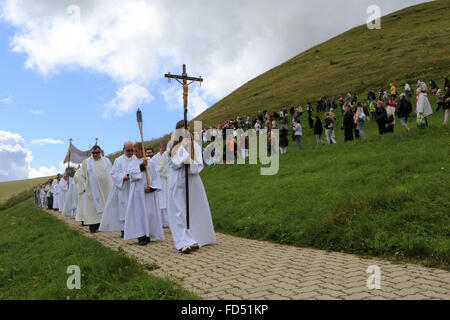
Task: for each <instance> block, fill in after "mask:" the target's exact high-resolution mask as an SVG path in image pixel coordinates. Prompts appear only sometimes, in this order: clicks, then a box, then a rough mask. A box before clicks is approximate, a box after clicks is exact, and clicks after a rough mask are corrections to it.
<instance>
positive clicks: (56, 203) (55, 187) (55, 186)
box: [52, 173, 61, 211]
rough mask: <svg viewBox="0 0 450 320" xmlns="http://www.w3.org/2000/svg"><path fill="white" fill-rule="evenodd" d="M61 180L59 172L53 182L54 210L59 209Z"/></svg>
mask: <svg viewBox="0 0 450 320" xmlns="http://www.w3.org/2000/svg"><path fill="white" fill-rule="evenodd" d="M60 180H61V175H60V174H59V173H58V174H57V176H56V179H53V182H52V192H53V210H55V211H56V210H58V209H59V193H60V190H59V181H60Z"/></svg>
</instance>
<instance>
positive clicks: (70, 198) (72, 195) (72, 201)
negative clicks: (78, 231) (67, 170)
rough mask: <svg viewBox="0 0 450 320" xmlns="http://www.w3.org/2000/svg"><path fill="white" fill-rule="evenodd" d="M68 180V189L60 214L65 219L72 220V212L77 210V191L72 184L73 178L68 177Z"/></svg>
mask: <svg viewBox="0 0 450 320" xmlns="http://www.w3.org/2000/svg"><path fill="white" fill-rule="evenodd" d="M69 179H70V180H69V189H68V190H67V193H66V198H65V201H64V208H63V211H62V214H63V215H64V216H66V217H71V218H74V211H75V210H76V209H77V203H78V189H77V187H76V185H75V183H74V182H73V178H72V177H69Z"/></svg>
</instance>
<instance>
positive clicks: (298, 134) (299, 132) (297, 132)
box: [293, 119, 303, 150]
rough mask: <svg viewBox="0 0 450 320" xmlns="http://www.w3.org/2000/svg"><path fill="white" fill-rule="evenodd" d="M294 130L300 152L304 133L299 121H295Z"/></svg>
mask: <svg viewBox="0 0 450 320" xmlns="http://www.w3.org/2000/svg"><path fill="white" fill-rule="evenodd" d="M293 130H294V140H295V142H296V143H297V147H298V150H302V136H303V133H302V126H301V125H300V120H299V119H297V120H295V122H294V126H293Z"/></svg>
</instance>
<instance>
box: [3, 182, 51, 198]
mask: <svg viewBox="0 0 450 320" xmlns="http://www.w3.org/2000/svg"><path fill="white" fill-rule="evenodd" d="M50 178H51V177H43V178H35V179H25V180H15V181H7V182H0V204H2V203H3V202H4V201H6V200H8V199H9V198H10V197H12V196H14V195H16V194H18V193H20V192H23V191H26V190H29V189H31V188H33V187H34V186H36V185H38V184H42V183H45V182H47V181H48V180H49V179H50Z"/></svg>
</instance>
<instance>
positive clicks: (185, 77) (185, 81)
mask: <svg viewBox="0 0 450 320" xmlns="http://www.w3.org/2000/svg"><path fill="white" fill-rule="evenodd" d="M164 77H166V78H168V80H169V82H170V79H175V80H177V81H178V82H179V83H180V84H181V85H182V86H183V101H184V129H185V130H187V111H188V109H187V105H188V90H189V86H190V85H191V84H192V83H194V82H196V81H198V82H200V86H201V85H202V82H203V79H202V77H198V78H194V77H188V75H187V73H186V65H185V64H183V74H182V75H181V76H179V75H173V74H170V72H169V73H167V74H165V75H164ZM180 80H182V81H180ZM188 81H190V82H189V83H188ZM191 145H192V138H191ZM191 150H192V148H191ZM191 156H193V155H191ZM184 173H185V184H186V226H187V228H188V229H189V180H188V165H187V164H184Z"/></svg>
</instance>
